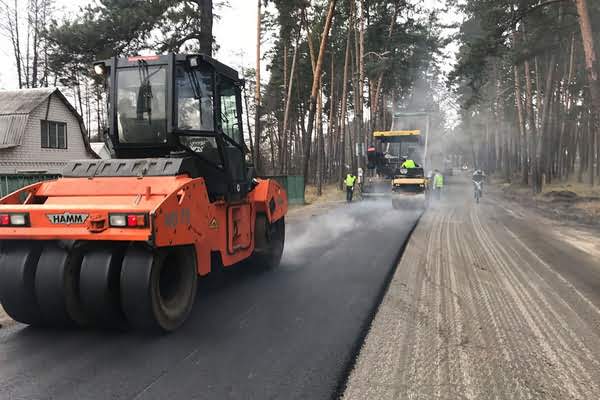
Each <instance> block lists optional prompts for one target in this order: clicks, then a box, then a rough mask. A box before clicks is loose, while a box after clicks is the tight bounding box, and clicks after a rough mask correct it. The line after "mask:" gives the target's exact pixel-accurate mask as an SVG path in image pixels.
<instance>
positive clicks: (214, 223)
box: [208, 217, 219, 229]
mask: <svg viewBox="0 0 600 400" xmlns="http://www.w3.org/2000/svg"><path fill="white" fill-rule="evenodd" d="M208 227H209V228H210V229H219V223H218V222H217V219H216V218H215V217H213V218H212V219H211V220H210V222H209V223H208Z"/></svg>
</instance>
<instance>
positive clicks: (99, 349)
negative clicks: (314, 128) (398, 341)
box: [0, 201, 418, 400]
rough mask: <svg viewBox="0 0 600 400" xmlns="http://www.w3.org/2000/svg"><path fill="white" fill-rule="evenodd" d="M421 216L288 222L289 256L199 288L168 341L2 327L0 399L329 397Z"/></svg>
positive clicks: (342, 213)
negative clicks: (265, 267)
mask: <svg viewBox="0 0 600 400" xmlns="http://www.w3.org/2000/svg"><path fill="white" fill-rule="evenodd" d="M417 218H418V215H417V214H416V213H414V212H400V211H395V210H393V209H392V207H391V204H390V203H388V202H387V201H382V202H379V203H369V202H363V203H360V204H353V205H351V206H345V205H344V206H341V207H339V208H335V209H333V210H330V211H328V212H326V213H325V214H323V215H320V216H317V217H312V218H310V217H306V218H296V219H295V220H290V221H288V225H287V240H286V250H285V252H284V259H283V261H282V265H281V266H280V268H279V269H277V270H275V271H269V272H260V271H251V270H248V269H247V268H246V269H240V268H238V269H236V270H233V271H229V272H228V273H227V274H226V282H225V285H224V286H223V287H221V288H219V289H210V288H208V285H206V284H201V285H200V288H199V293H198V297H197V302H196V305H195V308H194V310H193V313H192V316H191V317H190V320H189V321H188V322H187V323H186V325H184V326H183V327H182V328H181V329H180V330H179V331H177V332H176V333H174V334H170V335H163V336H149V335H143V334H139V333H131V332H110V331H109V332H107V331H84V330H70V331H49V330H38V329H33V328H28V327H26V326H24V325H16V326H13V327H10V328H3V329H0V399H2V400H17V399H18V400H21V399H23V400H25V399H27V400H42V399H77V400H82V399H261V400H262V399H328V398H332V397H336V394H337V391H338V390H339V388H340V387H341V385H343V381H344V379H345V376H346V374H347V373H348V368H349V366H350V365H351V362H352V360H353V358H354V356H355V352H356V350H357V346H359V345H360V340H361V339H362V336H363V335H364V333H365V328H366V327H368V324H369V322H370V319H371V318H372V315H373V312H374V309H375V307H377V305H378V302H379V300H380V298H381V295H382V293H383V291H384V290H385V287H386V284H387V280H388V278H389V276H390V273H391V272H392V271H393V269H394V267H395V264H396V261H397V259H398V256H399V253H400V251H401V249H402V246H403V244H404V242H405V241H406V239H407V237H408V235H409V232H410V230H411V229H412V228H413V226H414V224H415V223H416V221H417Z"/></svg>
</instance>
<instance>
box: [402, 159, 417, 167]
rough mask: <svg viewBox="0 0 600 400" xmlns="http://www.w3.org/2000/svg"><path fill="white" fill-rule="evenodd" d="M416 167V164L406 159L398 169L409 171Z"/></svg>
mask: <svg viewBox="0 0 600 400" xmlns="http://www.w3.org/2000/svg"><path fill="white" fill-rule="evenodd" d="M416 167H417V164H415V161H414V160H411V159H410V158H408V159H406V160H405V161H404V162H403V163H402V166H401V167H400V168H406V169H411V168H416Z"/></svg>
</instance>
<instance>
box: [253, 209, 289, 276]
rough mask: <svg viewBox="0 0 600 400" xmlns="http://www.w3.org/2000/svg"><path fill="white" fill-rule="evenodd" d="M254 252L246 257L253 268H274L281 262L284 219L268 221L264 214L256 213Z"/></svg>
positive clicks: (283, 242) (283, 241) (283, 243)
mask: <svg viewBox="0 0 600 400" xmlns="http://www.w3.org/2000/svg"><path fill="white" fill-rule="evenodd" d="M254 244H255V248H254V252H253V253H252V255H251V256H250V257H249V258H248V263H250V264H251V265H252V266H253V267H255V268H262V269H265V270H271V269H275V268H277V267H278V266H279V263H280V262H281V256H282V255H283V248H284V245H285V219H284V217H281V218H280V219H278V220H277V221H275V222H274V223H269V220H268V219H267V217H266V215H264V214H257V215H256V223H255V225H254Z"/></svg>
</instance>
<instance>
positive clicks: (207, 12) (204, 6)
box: [198, 0, 213, 56]
mask: <svg viewBox="0 0 600 400" xmlns="http://www.w3.org/2000/svg"><path fill="white" fill-rule="evenodd" d="M198 5H199V6H200V10H199V11H200V34H201V35H202V39H201V40H200V53H204V54H206V55H209V56H212V47H213V0H201V1H199V2H198Z"/></svg>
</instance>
